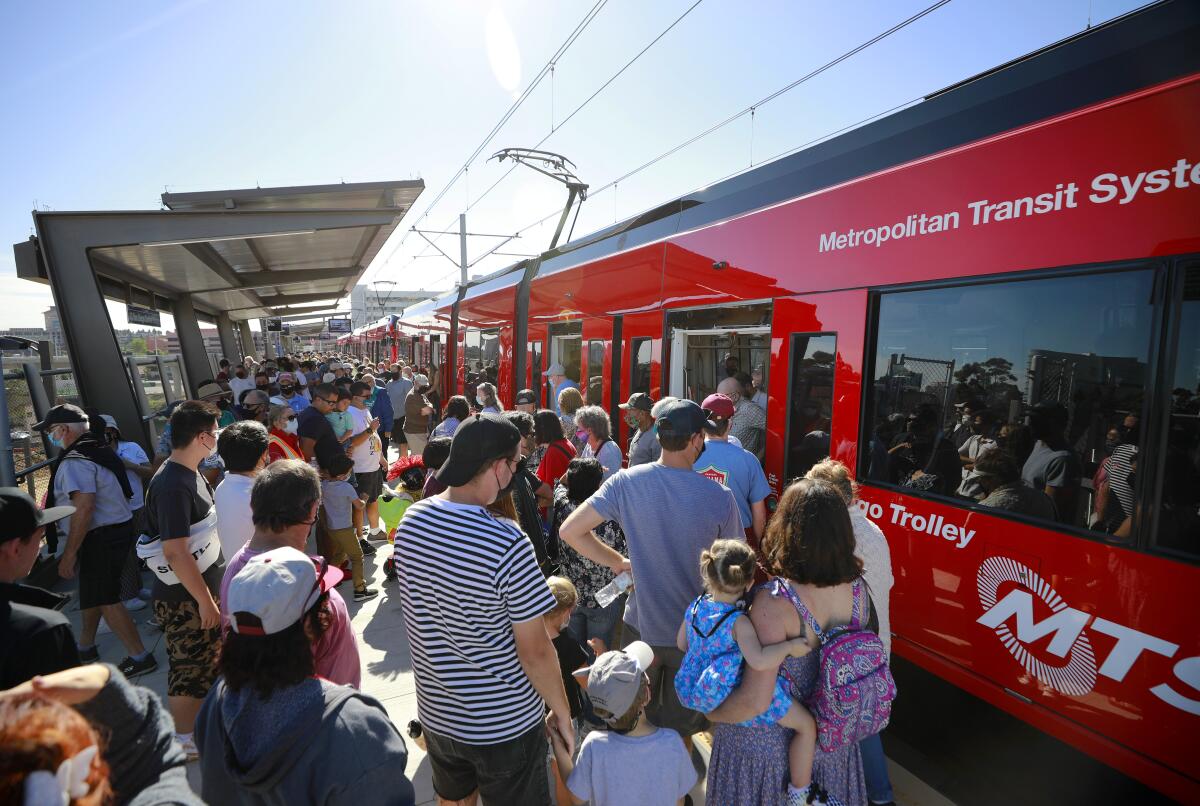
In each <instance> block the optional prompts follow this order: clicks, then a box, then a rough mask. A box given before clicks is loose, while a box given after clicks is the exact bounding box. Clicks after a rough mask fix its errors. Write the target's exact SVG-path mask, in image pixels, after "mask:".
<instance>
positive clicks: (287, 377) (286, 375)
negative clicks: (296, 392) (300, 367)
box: [275, 372, 296, 383]
mask: <svg viewBox="0 0 1200 806" xmlns="http://www.w3.org/2000/svg"><path fill="white" fill-rule="evenodd" d="M285 381H291V382H292V383H295V382H296V376H295V375H293V374H292V373H290V372H281V373H279V377H278V378H276V379H275V382H276V383H284V382H285Z"/></svg>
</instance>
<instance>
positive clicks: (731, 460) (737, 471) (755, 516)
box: [693, 394, 771, 545]
mask: <svg viewBox="0 0 1200 806" xmlns="http://www.w3.org/2000/svg"><path fill="white" fill-rule="evenodd" d="M703 408H704V410H705V411H707V412H708V420H709V422H710V423H712V424H713V425H711V426H710V425H706V426H704V431H705V436H706V439H705V442H704V453H703V454H702V455H701V456H700V458H699V459H697V460H696V463H695V465H694V466H693V467H694V468H695V470H696V472H697V473H699V474H700V475H702V476H706V477H708V478H710V479H712V480H713V481H715V482H717V483H718V484H724V485H725V486H726V487H728V488H729V489H730V491H731V492H732V493H733V499H734V501H735V502H736V503H737V507H738V514H740V515H741V517H742V528H744V529H745V530H746V537H747V538H749V537H751V536H753V538H754V543H755V545H757V544H758V541H760V540H761V539H762V536H763V530H764V529H765V528H766V525H767V503H766V501H767V496H768V495H770V494H771V488H770V486H769V485H768V484H767V476H766V474H765V473H763V469H762V465H760V464H759V463H758V459H757V458H756V457H755V456H754V454H752V453H750V451H748V450H746V449H745V448H740V447H738V446H737V445H734V444H733V443H732V442H730V441H729V421H730V420H731V419H732V418H733V413H734V405H733V400H732V399H731V398H730V397H729V396H728V395H722V394H712V395H709V396H708V397H706V398H704V404H703Z"/></svg>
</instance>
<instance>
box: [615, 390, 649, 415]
mask: <svg viewBox="0 0 1200 806" xmlns="http://www.w3.org/2000/svg"><path fill="white" fill-rule="evenodd" d="M617 408H619V409H638V410H640V411H645V412H648V411H650V409H652V408H654V401H653V400H651V399H650V395H648V394H646V393H645V392H634V393H633V394H632V395H630V396H629V400H627V401H625V402H624V403H622V404H620V405H619V406H617Z"/></svg>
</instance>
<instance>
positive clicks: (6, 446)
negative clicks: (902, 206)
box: [0, 378, 29, 487]
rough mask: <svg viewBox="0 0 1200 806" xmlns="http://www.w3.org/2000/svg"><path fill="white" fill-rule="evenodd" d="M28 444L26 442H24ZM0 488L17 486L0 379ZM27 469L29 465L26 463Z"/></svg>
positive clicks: (2, 385)
mask: <svg viewBox="0 0 1200 806" xmlns="http://www.w3.org/2000/svg"><path fill="white" fill-rule="evenodd" d="M26 442H27V443H28V440H26ZM0 448H2V450H0V487H16V486H17V466H16V464H14V462H13V444H12V423H11V422H9V419H8V389H6V388H5V386H4V381H3V379H2V378H0ZM25 466H26V467H28V466H29V463H28V462H26V463H25Z"/></svg>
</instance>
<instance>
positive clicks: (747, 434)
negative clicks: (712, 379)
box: [717, 378, 811, 462]
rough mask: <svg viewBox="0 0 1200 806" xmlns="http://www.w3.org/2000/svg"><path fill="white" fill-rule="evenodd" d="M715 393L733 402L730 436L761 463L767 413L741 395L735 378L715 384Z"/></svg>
mask: <svg viewBox="0 0 1200 806" xmlns="http://www.w3.org/2000/svg"><path fill="white" fill-rule="evenodd" d="M717 391H718V392H719V393H721V394H723V395H725V396H726V397H728V398H729V399H730V400H732V401H733V408H734V412H733V419H732V420H730V422H729V434H730V436H732V437H733V438H734V439H736V440H737V444H739V445H741V446H742V447H743V448H745V449H746V450H748V451H750V453H752V454H754V455H755V457H757V458H758V460H759V461H760V462H761V461H762V458H763V453H764V451H765V448H766V435H767V413H766V412H765V411H763V410H762V409H760V408H759V407H758V406H756V405H755V404H754V403H753V402H751V401H750V400H747V399H746V398H745V397H744V396H743V395H742V383H741V381H739V380H738V379H737V378H726V379H725V380H723V381H721V382H720V383H719V384H717ZM808 430H811V429H808Z"/></svg>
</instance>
